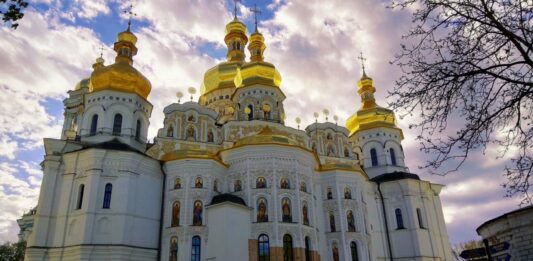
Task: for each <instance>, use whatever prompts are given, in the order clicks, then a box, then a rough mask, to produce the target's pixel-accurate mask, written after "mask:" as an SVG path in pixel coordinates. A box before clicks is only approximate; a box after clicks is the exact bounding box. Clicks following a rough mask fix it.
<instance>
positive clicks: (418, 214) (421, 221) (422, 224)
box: [416, 208, 426, 228]
mask: <svg viewBox="0 0 533 261" xmlns="http://www.w3.org/2000/svg"><path fill="white" fill-rule="evenodd" d="M416 216H417V217H418V226H419V227H420V228H426V226H424V221H423V219H422V211H420V209H419V208H417V209H416Z"/></svg>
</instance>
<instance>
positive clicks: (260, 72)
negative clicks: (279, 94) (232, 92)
mask: <svg viewBox="0 0 533 261" xmlns="http://www.w3.org/2000/svg"><path fill="white" fill-rule="evenodd" d="M234 84H235V86H237V88H239V87H244V86H249V85H251V84H264V85H269V86H273V87H278V88H279V87H280V86H281V74H280V73H279V71H278V70H277V69H276V67H275V66H274V65H273V64H271V63H268V62H250V63H246V64H244V65H243V66H242V67H241V68H240V70H238V72H237V75H236V77H235V83H234Z"/></svg>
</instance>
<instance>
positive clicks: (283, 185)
mask: <svg viewBox="0 0 533 261" xmlns="http://www.w3.org/2000/svg"><path fill="white" fill-rule="evenodd" d="M279 187H280V188H282V189H289V188H290V186H289V180H288V179H286V178H282V179H281V182H280V185H279Z"/></svg>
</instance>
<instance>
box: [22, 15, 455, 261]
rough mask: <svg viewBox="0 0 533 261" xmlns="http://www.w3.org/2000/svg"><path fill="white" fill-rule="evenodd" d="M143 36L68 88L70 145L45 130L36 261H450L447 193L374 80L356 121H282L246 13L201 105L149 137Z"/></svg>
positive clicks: (276, 88) (168, 117)
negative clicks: (414, 162) (420, 164)
mask: <svg viewBox="0 0 533 261" xmlns="http://www.w3.org/2000/svg"><path fill="white" fill-rule="evenodd" d="M136 41H137V37H136V36H135V35H134V34H133V33H132V32H131V31H130V29H129V28H128V30H126V31H124V32H121V33H120V34H119V35H118V39H117V42H116V43H115V44H114V49H115V51H116V52H117V56H116V60H115V62H114V63H112V64H110V65H104V61H103V59H101V58H99V59H97V62H96V63H95V64H94V65H93V72H92V74H91V76H90V77H89V78H87V79H84V80H82V81H81V82H80V83H79V84H78V85H77V86H76V88H75V89H74V90H72V91H69V97H68V98H67V99H65V101H64V104H65V122H64V128H63V132H62V135H61V138H60V139H44V144H45V152H46V155H45V157H44V161H43V163H42V165H43V170H44V176H43V180H42V186H41V192H40V196H39V201H38V207H37V209H36V213H35V215H34V224H33V227H32V229H31V232H29V236H28V244H27V250H26V260H169V261H174V260H192V261H200V260H202V261H203V260H273V261H275V260H306V261H307V260H313V261H315V260H333V261H336V260H452V256H451V249H450V246H449V243H448V235H447V231H446V226H445V223H444V218H443V213H442V206H441V202H440V199H439V193H440V191H441V189H442V187H443V186H442V185H438V184H433V183H431V182H429V181H424V180H421V179H420V178H419V177H418V176H417V175H415V174H412V173H409V171H408V169H407V168H406V166H405V163H404V157H405V155H404V152H403V149H402V145H401V142H402V140H403V138H404V137H403V133H402V130H401V129H400V128H398V127H397V125H396V122H395V116H394V113H393V112H392V111H391V110H389V109H386V108H383V107H380V106H379V105H377V104H376V101H375V99H374V93H375V91H376V89H375V87H374V84H373V80H372V79H371V78H369V77H368V76H366V74H364V73H363V77H362V78H361V80H360V81H359V83H358V93H359V94H360V96H361V99H362V107H361V108H360V109H359V110H358V111H357V112H356V113H355V114H354V115H353V116H352V117H351V118H349V119H348V121H347V124H346V127H342V126H339V125H337V124H335V123H331V122H315V123H313V124H311V125H309V126H307V127H306V128H305V129H304V130H300V129H299V128H298V129H296V128H292V127H289V126H286V125H285V124H284V120H285V112H284V110H285V108H284V105H283V102H284V99H285V94H284V93H283V91H282V87H281V76H280V73H279V72H278V70H277V69H276V67H275V66H274V65H273V64H271V63H268V62H266V61H265V60H264V50H265V48H266V46H265V44H264V38H263V36H262V34H261V33H259V32H258V31H257V28H256V30H255V32H254V33H252V34H251V35H248V33H247V29H246V26H245V25H244V24H243V23H242V22H240V21H239V20H238V19H237V18H235V19H234V20H233V21H231V22H230V23H229V24H227V25H226V37H225V38H224V41H225V43H226V45H227V47H228V52H227V61H224V62H222V63H220V64H218V65H216V66H215V67H213V68H211V69H209V70H208V71H207V72H206V73H205V76H204V80H203V84H202V88H201V93H200V98H199V100H198V101H197V102H193V101H190V102H185V103H179V102H178V103H173V104H170V105H168V106H167V107H165V109H164V114H165V119H164V127H163V128H162V129H160V130H159V131H158V133H157V136H156V137H155V139H154V142H153V143H151V142H148V140H147V131H148V126H149V124H150V115H151V113H152V105H151V103H150V102H149V100H148V95H149V93H150V91H151V83H150V81H149V80H148V79H147V78H146V77H144V76H143V75H142V74H141V73H140V72H139V71H138V70H137V69H135V68H134V66H133V56H134V55H136V53H137V47H136ZM246 47H247V48H248V51H249V53H250V54H251V55H250V59H249V60H247V59H246V53H247V52H246Z"/></svg>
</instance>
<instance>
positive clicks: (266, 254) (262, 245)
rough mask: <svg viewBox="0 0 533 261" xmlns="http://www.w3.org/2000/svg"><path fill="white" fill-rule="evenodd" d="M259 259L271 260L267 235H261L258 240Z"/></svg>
mask: <svg viewBox="0 0 533 261" xmlns="http://www.w3.org/2000/svg"><path fill="white" fill-rule="evenodd" d="M257 257H258V258H257V260H258V261H269V260H270V242H269V240H268V236H267V235H265V234H261V235H259V238H258V240H257Z"/></svg>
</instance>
